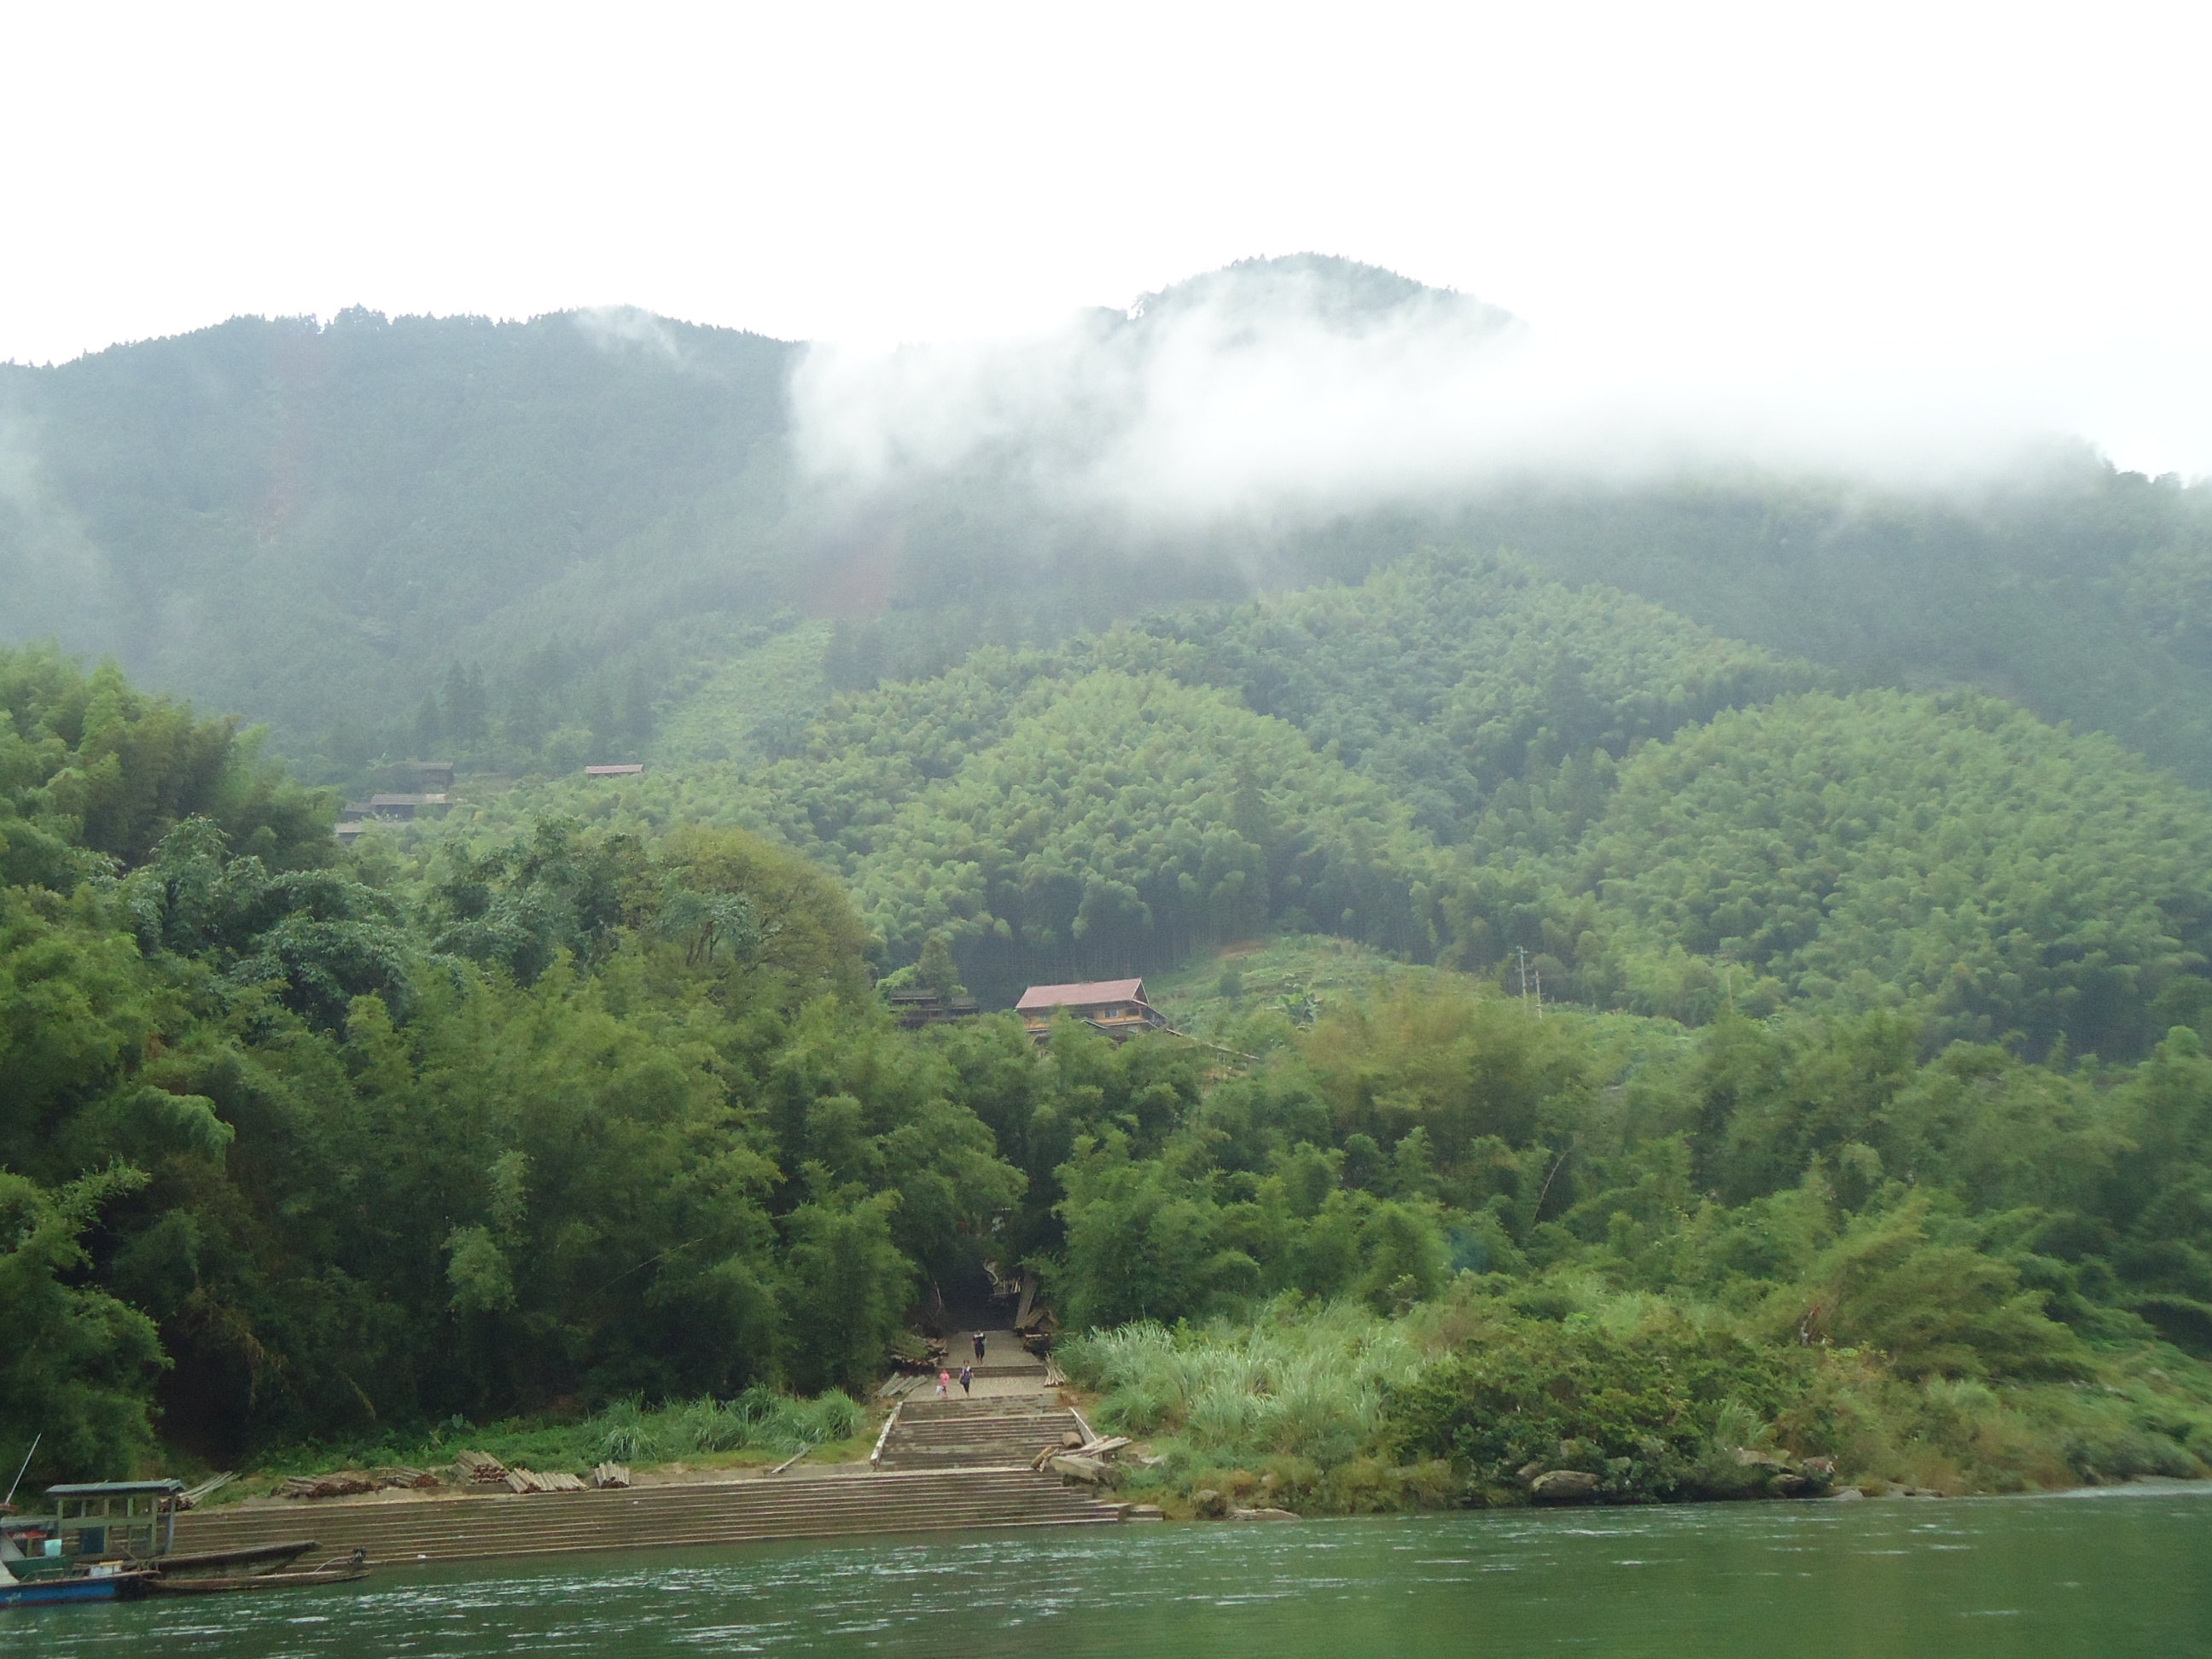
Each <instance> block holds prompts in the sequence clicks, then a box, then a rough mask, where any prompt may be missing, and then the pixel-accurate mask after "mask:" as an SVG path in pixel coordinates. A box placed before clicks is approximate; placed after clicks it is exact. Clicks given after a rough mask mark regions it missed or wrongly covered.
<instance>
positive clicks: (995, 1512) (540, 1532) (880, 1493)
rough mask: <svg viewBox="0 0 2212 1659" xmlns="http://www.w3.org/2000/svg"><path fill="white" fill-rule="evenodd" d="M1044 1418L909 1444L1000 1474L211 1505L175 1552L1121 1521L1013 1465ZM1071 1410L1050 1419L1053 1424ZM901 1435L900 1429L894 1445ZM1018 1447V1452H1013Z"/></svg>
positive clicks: (619, 1543)
mask: <svg viewBox="0 0 2212 1659" xmlns="http://www.w3.org/2000/svg"><path fill="white" fill-rule="evenodd" d="M929 1403H931V1404H934V1403H935V1402H934V1401H932V1402H929ZM975 1403H977V1404H979V1405H980V1404H981V1403H983V1402H981V1401H977V1402H975ZM991 1403H993V1404H994V1405H1003V1404H1004V1403H1006V1402H1003V1401H994V1402H991ZM908 1409H909V1410H911V1409H912V1407H908ZM902 1415H903V1413H902ZM922 1415H923V1417H924V1418H925V1419H927V1418H928V1417H929V1415H930V1414H929V1413H927V1411H925V1412H924V1413H923V1414H922ZM1050 1415H1052V1414H1050V1413H1044V1412H1042V1411H1038V1412H1033V1413H1028V1414H1026V1415H1024V1416H1022V1417H1020V1418H1019V1419H1017V1420H1018V1422H1019V1423H1021V1424H1022V1425H1024V1427H1023V1430H1022V1431H1021V1432H1018V1433H1012V1434H1010V1435H1007V1436H1000V1435H999V1433H998V1431H995V1430H986V1429H983V1428H982V1426H981V1424H980V1422H979V1423H978V1424H975V1425H963V1426H962V1427H961V1428H959V1429H958V1430H957V1431H940V1430H939V1429H937V1428H934V1427H932V1428H929V1429H925V1430H923V1431H921V1434H922V1439H921V1440H920V1441H918V1442H917V1443H916V1445H917V1449H921V1447H922V1446H924V1445H927V1446H931V1447H935V1446H939V1445H941V1446H944V1447H947V1448H951V1449H958V1450H961V1451H963V1453H964V1452H966V1451H969V1450H970V1449H976V1450H987V1451H989V1452H990V1454H991V1461H993V1462H996V1463H998V1464H999V1465H1000V1467H997V1468H976V1467H974V1466H973V1464H972V1463H971V1464H970V1465H969V1466H966V1467H961V1468H954V1467H952V1466H951V1465H948V1464H942V1463H936V1462H921V1463H919V1464H917V1465H915V1466H911V1467H906V1466H901V1467H895V1468H885V1469H884V1472H882V1473H878V1474H844V1475H802V1474H787V1475H778V1476H773V1477H769V1478H766V1479H750V1480H726V1481H697V1482H689V1483H686V1484H684V1485H681V1486H640V1487H635V1488H631V1489H629V1490H626V1491H615V1492H536V1493H531V1494H529V1495H526V1496H518V1495H515V1494H513V1493H506V1492H501V1493H497V1494H483V1495H477V1494H473V1493H471V1494H467V1495H463V1496H459V1497H453V1498H431V1499H411V1500H401V1501H397V1502H393V1501H386V1502H379V1503H360V1504H347V1503H331V1504H284V1505H282V1506H277V1505H270V1506H267V1507H261V1506H256V1507H252V1508H246V1509H220V1510H208V1511H203V1512H196V1513H192V1514H188V1515H184V1516H179V1517H178V1520H177V1543H176V1547H177V1548H178V1549H179V1551H189V1552H197V1551H201V1550H228V1549H244V1548H249V1547H252V1546H254V1545H257V1544H269V1543H277V1542H282V1541H287V1540H291V1539H298V1538H313V1539H317V1540H319V1541H320V1542H321V1545H322V1553H323V1554H324V1555H333V1554H337V1555H343V1554H349V1553H351V1552H352V1551H353V1550H355V1549H356V1547H358V1548H363V1549H366V1550H367V1551H368V1554H369V1559H371V1560H372V1561H380V1562H385V1563H388V1564H392V1565H398V1564H403V1563H405V1562H409V1561H466V1560H480V1559H490V1558H504V1557H514V1556H532V1555H555V1554H564V1553H569V1552H572V1551H579V1550H616V1549H643V1548H677V1547H697V1546H701V1545H713V1544H741V1543H750V1542H755V1541H761V1540H764V1539H775V1538H794V1539H796V1538H840V1537H847V1536H854V1535H858V1534H868V1533H915V1532H944V1531H951V1530H957V1529H958V1528H969V1527H1062V1526H1084V1525H1091V1524H1097V1523H1100V1522H1113V1521H1119V1520H1120V1519H1121V1510H1119V1509H1118V1508H1117V1507H1115V1505H1113V1504H1102V1503H1099V1502H1097V1501H1096V1500H1095V1499H1093V1498H1091V1497H1089V1496H1088V1495H1087V1494H1085V1493H1084V1492H1080V1491H1078V1490H1074V1489H1072V1488H1069V1487H1067V1486H1063V1485H1061V1483H1060V1481H1058V1480H1054V1479H1053V1478H1051V1477H1050V1476H1048V1475H1039V1474H1031V1473H1030V1471H1029V1469H1028V1468H1026V1467H1018V1466H1024V1465H1026V1464H1027V1462H1028V1461H1029V1459H1030V1456H1032V1455H1035V1453H1036V1449H1037V1447H1038V1446H1039V1445H1041V1444H1042V1443H1043V1442H1042V1441H1039V1440H1037V1439H1036V1434H1037V1432H1038V1431H1040V1430H1041V1429H1046V1430H1049V1431H1050V1432H1051V1434H1052V1436H1053V1437H1054V1438H1056V1437H1057V1434H1058V1431H1059V1425H1058V1424H1056V1423H1048V1421H1047V1419H1048V1417H1049V1416H1050ZM1068 1415H1069V1414H1068V1413H1065V1412H1061V1413H1057V1416H1058V1417H1059V1418H1061V1419H1066V1418H1067V1417H1068ZM897 1437H898V1436H897V1432H896V1429H895V1430H894V1433H893V1436H892V1438H893V1440H896V1439H897ZM1001 1447H1003V1448H1004V1449H1003V1450H1001ZM1017 1450H1018V1451H1019V1455H1018V1456H1015V1455H1013V1454H1014V1452H1015V1451H1017ZM1009 1464H1012V1465H1016V1466H1017V1467H1008V1465H1009ZM312 1559H315V1558H310V1560H312Z"/></svg>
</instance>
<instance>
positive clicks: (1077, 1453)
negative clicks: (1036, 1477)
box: [1030, 1434, 1129, 1486]
mask: <svg viewBox="0 0 2212 1659" xmlns="http://www.w3.org/2000/svg"><path fill="white" fill-rule="evenodd" d="M1128 1443H1129V1437H1127V1435H1121V1434H1112V1435H1101V1436H1100V1437H1098V1438H1097V1439H1095V1440H1085V1438H1084V1437H1082V1436H1081V1435H1079V1434H1067V1435H1062V1436H1061V1437H1060V1444H1059V1445H1057V1446H1047V1447H1046V1448H1045V1449H1043V1450H1042V1451H1041V1452H1039V1453H1038V1454H1037V1455H1036V1457H1034V1458H1033V1459H1031V1460H1030V1468H1033V1469H1035V1470H1036V1471H1037V1472H1038V1473H1039V1474H1045V1473H1047V1472H1049V1473H1051V1474H1056V1475H1058V1476H1059V1477H1060V1480H1062V1481H1064V1482H1067V1483H1069V1484H1072V1485H1073V1484H1079V1485H1082V1486H1112V1485H1113V1484H1114V1460H1115V1454H1117V1453H1118V1452H1120V1451H1121V1449H1122V1448H1123V1447H1125V1446H1127V1444H1128Z"/></svg>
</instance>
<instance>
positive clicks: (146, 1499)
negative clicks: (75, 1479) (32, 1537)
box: [46, 1480, 185, 1559]
mask: <svg viewBox="0 0 2212 1659" xmlns="http://www.w3.org/2000/svg"><path fill="white" fill-rule="evenodd" d="M184 1489H185V1483H184V1482H183V1481H181V1480H98V1481H94V1482H92V1483H91V1484H90V1485H88V1486H49V1487H47V1488H46V1496H47V1497H48V1498H52V1500H53V1505H54V1530H55V1531H56V1533H57V1534H59V1536H60V1538H61V1543H62V1553H63V1554H64V1555H65V1556H73V1557H76V1558H77V1559H96V1558H101V1557H112V1556H135V1557H138V1558H140V1559H145V1558H149V1557H152V1556H156V1555H166V1554H167V1553H169V1551H170V1550H172V1549H173V1548H174V1547H176V1542H177V1494H178V1493H179V1492H183V1491H184Z"/></svg>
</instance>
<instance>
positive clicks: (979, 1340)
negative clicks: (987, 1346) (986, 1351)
mask: <svg viewBox="0 0 2212 1659" xmlns="http://www.w3.org/2000/svg"><path fill="white" fill-rule="evenodd" d="M982 1357H983V1333H982V1332H981V1331H978V1332H976V1333H975V1358H978V1359H981V1358H982Z"/></svg>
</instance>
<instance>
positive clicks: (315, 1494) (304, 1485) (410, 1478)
mask: <svg viewBox="0 0 2212 1659" xmlns="http://www.w3.org/2000/svg"><path fill="white" fill-rule="evenodd" d="M444 1484H445V1483H444V1482H443V1481H441V1480H439V1479H438V1477H437V1476H436V1475H435V1474H431V1473H430V1471H429V1470H428V1469H410V1468H392V1469H379V1470H377V1471H376V1472H375V1473H374V1474H369V1473H367V1472H365V1471H363V1470H361V1469H340V1470H338V1471H337V1473H336V1474H295V1475H294V1476H293V1477H292V1478H291V1479H290V1480H287V1481H286V1482H284V1484H283V1486H279V1487H277V1488H276V1496H277V1497H279V1498H354V1497H358V1496H359V1495H360V1494H361V1493H362V1492H380V1491H381V1490H383V1489H384V1488H386V1487H387V1486H398V1487H401V1488H412V1487H420V1488H422V1489H424V1490H428V1488H430V1487H433V1486H443V1485H444Z"/></svg>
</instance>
